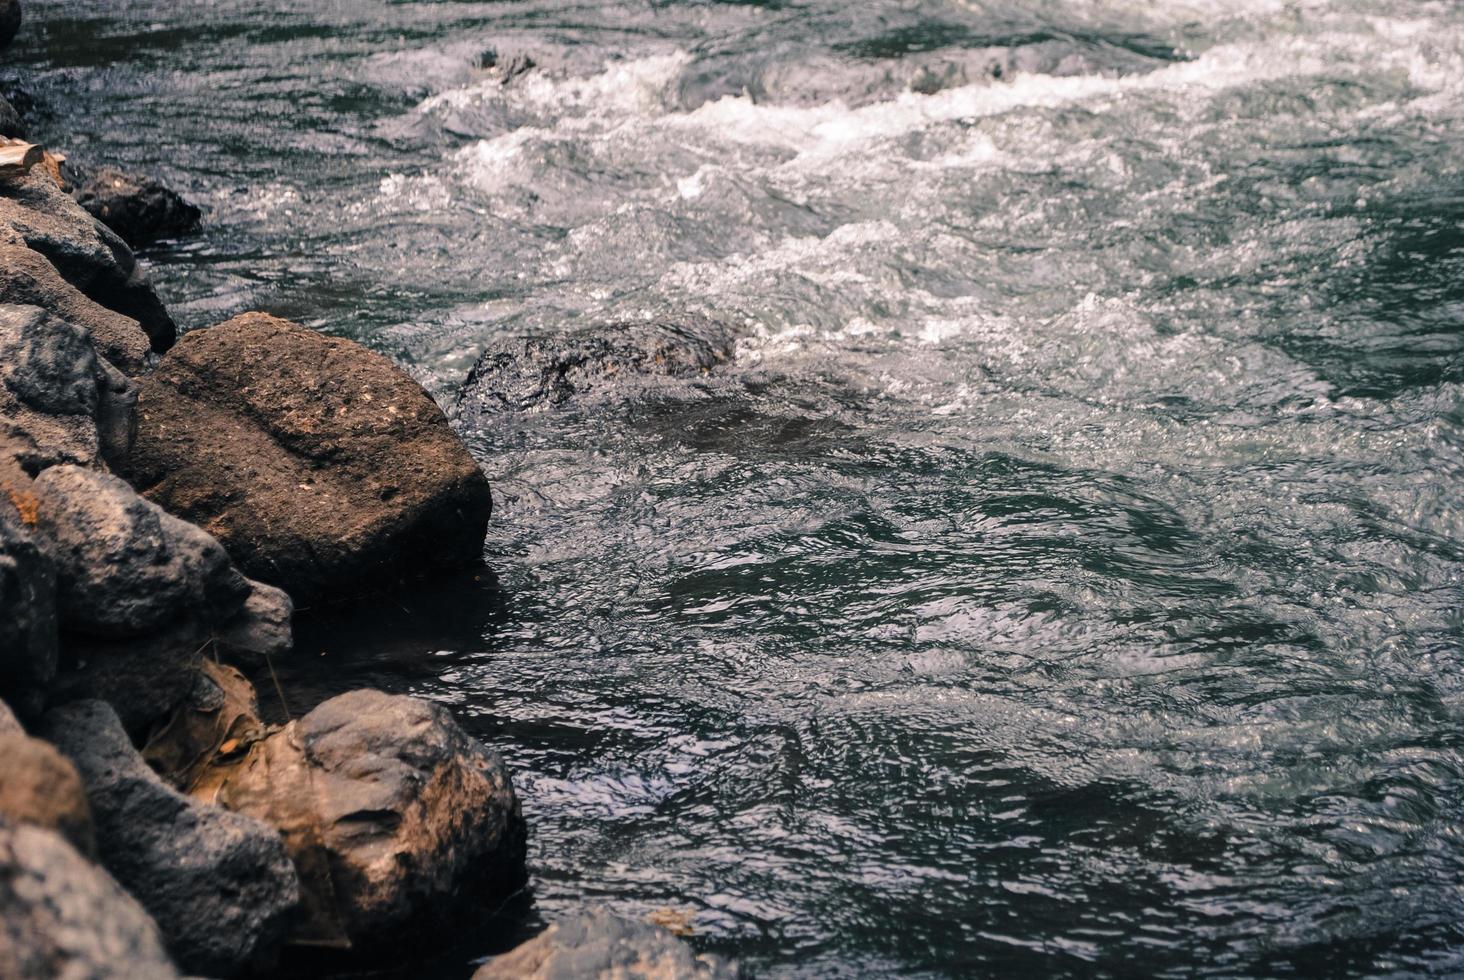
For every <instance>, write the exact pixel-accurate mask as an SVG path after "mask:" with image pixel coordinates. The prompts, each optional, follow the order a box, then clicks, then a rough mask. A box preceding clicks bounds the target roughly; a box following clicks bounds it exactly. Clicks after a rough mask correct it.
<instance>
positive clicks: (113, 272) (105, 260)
mask: <svg viewBox="0 0 1464 980" xmlns="http://www.w3.org/2000/svg"><path fill="white" fill-rule="evenodd" d="M0 245H25V246H27V247H29V248H31V249H34V250H35V251H37V252H39V253H40V254H41V255H43V256H45V257H46V259H47V260H48V261H49V262H50V263H51V265H53V266H55V268H56V270H57V271H58V272H59V273H60V274H61V276H62V278H64V279H65V280H66V281H67V282H69V283H71V284H72V285H73V286H75V287H76V288H77V289H78V290H80V291H81V292H82V293H84V294H86V295H87V296H88V297H90V298H91V299H92V300H94V301H95V302H97V303H99V304H100V305H102V306H105V307H107V308H108V309H110V310H115V311H116V312H118V313H122V314H124V315H125V316H129V317H131V318H132V319H134V320H136V321H137V322H138V323H139V324H141V326H142V329H143V331H144V332H145V333H146V334H147V335H148V337H149V339H150V340H151V342H152V349H153V350H155V351H158V352H159V353H161V352H162V351H165V350H167V349H168V348H169V347H171V346H172V345H173V341H174V340H175V339H176V338H177V332H178V331H177V327H176V325H175V324H174V323H173V318H172V317H170V316H169V315H168V311H167V310H166V309H164V308H163V304H162V301H161V300H159V299H158V296H157V294H156V293H155V292H153V288H152V284H151V283H150V282H148V279H147V275H146V273H144V272H143V270H142V268H141V267H140V266H139V265H138V264H137V259H136V257H134V256H133V254H132V250H131V249H129V248H128V247H127V244H126V243H125V242H123V241H122V239H121V238H119V237H117V234H116V233H115V232H113V231H112V230H111V229H109V228H107V227H105V226H104V225H102V224H101V223H99V222H98V221H97V220H96V219H95V218H93V217H92V216H91V215H89V214H87V213H86V212H85V211H84V210H82V208H81V205H79V204H77V203H76V202H75V201H73V200H72V199H71V197H70V196H69V195H68V194H66V193H65V192H64V191H62V190H61V188H60V187H58V186H56V182H55V181H54V180H52V179H51V177H50V175H49V174H47V173H45V172H44V168H41V167H37V168H35V169H33V170H32V171H31V172H30V174H28V175H27V176H25V177H18V178H14V179H10V180H5V181H0Z"/></svg>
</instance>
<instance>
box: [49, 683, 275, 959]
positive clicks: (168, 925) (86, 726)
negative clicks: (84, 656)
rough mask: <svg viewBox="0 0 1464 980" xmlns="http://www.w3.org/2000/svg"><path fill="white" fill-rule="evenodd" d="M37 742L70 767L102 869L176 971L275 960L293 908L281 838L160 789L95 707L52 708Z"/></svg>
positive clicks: (114, 724)
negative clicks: (80, 787)
mask: <svg viewBox="0 0 1464 980" xmlns="http://www.w3.org/2000/svg"><path fill="white" fill-rule="evenodd" d="M41 734H42V735H43V736H44V737H46V738H48V739H49V740H51V741H52V742H54V743H55V744H56V746H57V747H58V748H60V749H61V751H63V752H64V753H66V754H67V755H69V756H70V757H71V759H72V761H73V762H75V763H76V767H77V769H78V770H79V771H80V772H81V776H82V781H83V782H84V783H85V784H86V790H87V796H88V799H89V800H90V802H91V807H92V812H93V815H94V818H95V821H96V832H97V850H98V852H99V854H100V855H101V860H102V864H103V865H104V866H105V867H106V868H107V870H108V871H110V872H111V873H112V874H113V875H115V876H116V878H117V880H118V881H120V882H121V883H122V885H123V886H124V887H126V888H127V890H128V891H129V892H131V893H132V894H133V895H134V896H135V897H136V898H137V899H138V901H140V902H141V903H142V905H143V907H144V908H146V909H147V910H148V911H149V912H150V913H151V914H152V915H153V917H154V918H155V919H156V920H157V922H158V925H159V927H160V928H161V929H162V931H163V935H164V937H165V940H166V942H167V945H168V948H169V949H170V951H171V952H172V953H173V956H174V957H175V958H176V960H177V962H178V964H179V965H180V966H181V967H183V968H184V969H185V970H190V971H195V972H198V973H202V974H206V975H209V976H233V975H235V974H238V973H240V972H242V971H244V970H246V969H249V968H252V967H256V966H260V965H263V964H268V963H269V962H270V961H271V960H272V959H273V957H274V956H275V955H276V953H277V950H278V947H279V944H280V942H281V941H282V940H283V939H284V936H285V931H286V929H287V927H288V923H289V918H290V915H291V913H292V911H293V910H294V908H295V906H296V905H297V903H298V901H299V880H298V878H297V876H296V874H295V870H294V868H293V866H292V865H291V863H290V859H289V856H288V855H287V854H286V853H285V847H284V843H283V842H282V841H281V840H280V836H279V834H277V833H276V832H275V831H274V830H272V829H271V828H269V827H266V826H264V825H263V824H261V823H259V822H258V821H256V820H252V819H250V818H249V817H246V816H243V815H242V814H238V813H230V812H228V811H227V810H224V809H221V808H219V807H214V806H209V805H207V804H204V803H200V802H198V801H197V800H194V799H191V798H189V797H187V796H184V795H183V794H181V793H178V792H177V791H175V790H173V789H172V788H171V787H169V786H167V785H166V784H165V783H164V782H163V781H162V780H161V779H160V778H159V777H158V776H157V774H155V773H154V772H153V771H152V770H151V769H149V768H148V766H147V764H146V763H145V762H144V761H143V759H142V756H140V755H139V754H138V753H137V750H136V749H134V748H133V747H132V743H131V742H130V741H129V740H128V738H127V734H126V733H125V732H124V731H123V730H122V725H121V723H120V721H119V720H118V718H117V715H116V714H115V713H114V712H113V711H112V709H111V708H110V707H108V706H107V705H106V704H104V703H102V702H100V701H78V702H76V703H74V704H69V705H65V706H63V707H61V708H57V709H53V710H52V711H50V712H48V713H47V715H46V717H45V720H44V721H43V723H42V726H41Z"/></svg>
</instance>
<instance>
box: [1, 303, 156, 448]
mask: <svg viewBox="0 0 1464 980" xmlns="http://www.w3.org/2000/svg"><path fill="white" fill-rule="evenodd" d="M136 401H137V389H136V388H135V387H134V386H133V384H132V382H131V381H130V380H129V379H128V378H127V377H126V376H125V375H123V374H122V373H121V372H120V371H118V370H117V369H116V368H115V367H113V366H112V365H111V364H109V363H108V362H107V361H106V359H105V358H100V357H98V356H97V354H96V351H95V350H94V349H93V347H92V343H91V338H90V336H89V335H88V334H87V332H86V331H85V330H82V329H81V328H79V327H76V326H74V325H73V324H70V323H67V322H66V321H64V320H61V319H58V318H57V317H54V316H52V315H51V314H49V313H47V312H46V311H45V310H42V309H40V308H39V307H34V306H0V429H3V431H4V432H5V433H6V434H7V435H8V436H9V437H10V439H11V440H12V441H13V442H15V443H18V444H19V445H21V446H22V447H24V448H23V450H22V451H21V461H22V464H23V465H25V466H26V467H27V468H28V469H31V470H38V469H40V468H42V467H45V466H52V465H55V464H57V463H78V464H80V465H83V466H92V465H95V464H96V463H97V462H98V460H102V459H106V460H115V459H118V458H120V457H121V456H122V455H124V454H125V453H126V452H127V450H128V448H130V446H131V443H132V434H133V432H134V415H133V409H134V406H135V404H136Z"/></svg>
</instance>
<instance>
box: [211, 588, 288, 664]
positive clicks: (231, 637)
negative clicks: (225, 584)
mask: <svg viewBox="0 0 1464 980" xmlns="http://www.w3.org/2000/svg"><path fill="white" fill-rule="evenodd" d="M249 585H250V588H251V589H252V591H251V592H250V593H249V598H248V599H246V600H245V602H244V608H242V609H240V610H239V612H238V613H237V614H236V615H235V616H233V617H232V618H230V619H228V620H227V621H225V622H223V623H221V624H219V626H218V628H217V629H216V630H215V631H214V639H215V640H217V641H218V646H219V653H220V654H222V655H223V656H224V657H226V658H227V659H229V660H233V661H235V662H239V663H243V664H245V665H247V666H250V667H254V666H259V665H260V664H262V663H264V662H265V661H266V660H268V659H270V658H273V657H281V656H284V655H285V654H287V653H289V652H290V649H291V647H293V646H294V631H293V630H292V629H291V626H290V620H291V618H292V617H293V616H294V613H295V604H294V603H293V602H291V601H290V597H289V596H288V595H287V594H286V593H285V592H284V590H282V589H277V588H275V587H274V586H272V585H265V584H264V583H263V582H250V583H249Z"/></svg>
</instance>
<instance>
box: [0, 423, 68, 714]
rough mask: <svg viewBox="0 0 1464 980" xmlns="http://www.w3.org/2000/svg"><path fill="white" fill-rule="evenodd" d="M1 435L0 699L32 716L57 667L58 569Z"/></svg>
mask: <svg viewBox="0 0 1464 980" xmlns="http://www.w3.org/2000/svg"><path fill="white" fill-rule="evenodd" d="M15 450H16V447H15V446H14V445H13V444H11V443H9V442H8V441H7V440H6V439H5V437H4V436H3V434H0V697H3V698H4V699H5V700H6V701H7V702H9V704H10V705H11V706H12V707H14V708H15V709H16V710H17V711H19V712H20V713H21V714H24V715H29V716H34V715H35V714H36V713H37V712H38V711H39V710H40V707H41V703H42V701H43V699H44V695H45V689H46V686H47V685H49V684H50V683H51V681H52V680H53V679H54V678H55V676H56V670H57V667H58V662H59V661H58V649H59V648H58V642H57V641H58V632H57V621H56V566H55V563H54V562H53V561H52V559H51V555H50V552H49V551H48V550H47V548H46V545H45V542H44V541H42V540H41V539H40V538H39V537H38V535H37V534H36V527H35V524H36V520H37V516H38V512H39V509H40V505H39V501H38V500H37V498H36V495H35V490H34V485H33V484H32V482H31V479H30V477H29V476H28V475H27V474H26V473H25V471H24V470H22V469H21V467H20V464H19V462H17V461H16V460H15V459H14V457H13V454H14V452H15Z"/></svg>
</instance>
